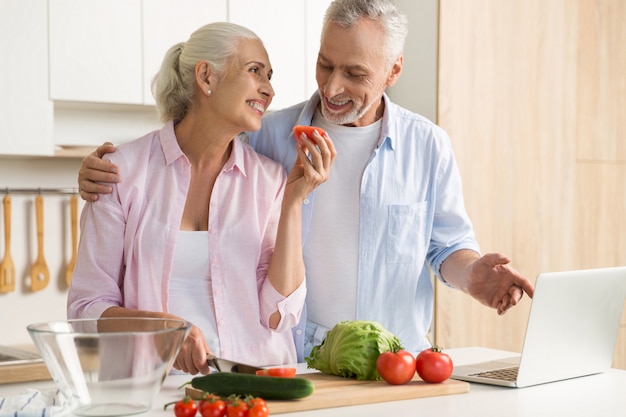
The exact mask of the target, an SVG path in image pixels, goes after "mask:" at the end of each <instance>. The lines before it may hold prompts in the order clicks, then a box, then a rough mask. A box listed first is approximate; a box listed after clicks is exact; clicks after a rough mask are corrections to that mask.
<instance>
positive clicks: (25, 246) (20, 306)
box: [0, 156, 83, 345]
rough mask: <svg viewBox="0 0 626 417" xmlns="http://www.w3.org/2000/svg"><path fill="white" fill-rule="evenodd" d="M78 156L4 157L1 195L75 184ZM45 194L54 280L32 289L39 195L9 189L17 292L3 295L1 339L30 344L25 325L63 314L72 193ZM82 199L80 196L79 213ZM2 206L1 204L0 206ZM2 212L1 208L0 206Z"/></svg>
mask: <svg viewBox="0 0 626 417" xmlns="http://www.w3.org/2000/svg"><path fill="white" fill-rule="evenodd" d="M80 162H81V160H80V159H78V158H74V159H72V158H13V157H1V156H0V199H1V198H4V195H5V194H4V190H5V189H6V188H7V187H9V189H10V188H11V187H13V188H76V186H77V185H76V178H77V175H78V168H79V167H80ZM42 195H43V197H44V233H43V236H44V251H43V252H44V256H45V259H46V262H47V264H48V269H49V271H50V283H49V284H48V286H47V287H45V288H44V289H42V290H40V291H37V292H31V291H30V288H29V286H28V285H27V284H28V279H30V278H29V277H30V268H31V266H32V264H33V263H34V262H35V259H36V258H37V232H36V230H37V229H36V220H35V207H34V199H35V196H36V194H32V195H31V194H28V195H27V194H11V206H12V207H11V208H12V209H11V256H12V258H13V262H14V264H15V269H16V285H15V291H13V292H9V293H5V294H0V344H2V345H16V344H29V343H31V339H30V337H29V335H28V333H27V331H26V326H27V325H28V324H30V323H33V322H37V321H46V320H53V319H64V318H65V317H66V316H65V303H66V297H67V285H66V284H65V267H66V264H67V262H68V261H69V259H70V255H71V233H70V211H69V204H68V201H69V195H55V194H47V193H46V194H42ZM82 206H83V201H82V200H80V199H79V215H80V210H81V209H82ZM0 208H1V206H0ZM0 211H3V210H0ZM0 219H2V221H0V258H4V253H5V241H4V232H5V227H4V221H3V219H4V214H3V215H2V216H0Z"/></svg>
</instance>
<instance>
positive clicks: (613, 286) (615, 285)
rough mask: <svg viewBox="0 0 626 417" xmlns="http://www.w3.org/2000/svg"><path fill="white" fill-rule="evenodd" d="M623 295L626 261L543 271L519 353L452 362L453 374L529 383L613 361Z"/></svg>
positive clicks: (556, 378) (570, 375)
mask: <svg viewBox="0 0 626 417" xmlns="http://www.w3.org/2000/svg"><path fill="white" fill-rule="evenodd" d="M625 300H626V267H615V268H602V269H588V270H577V271H568V272H548V273H541V274H539V276H538V277H537V281H536V283H535V294H534V297H533V300H532V304H531V307H530V314H529V317H528V324H527V327H526V335H525V337H524V345H523V347H522V353H521V354H520V355H517V356H515V357H511V358H506V359H499V360H497V361H492V362H483V363H476V364H470V365H464V366H456V367H454V370H453V372H452V376H451V378H454V379H459V380H463V381H469V382H479V383H485V384H491V385H501V386H506V387H517V388H522V387H527V386H531V385H538V384H544V383H548V382H554V381H560V380H564V379H569V378H576V377H581V376H585V375H591V374H597V373H601V372H604V371H606V370H608V369H609V368H610V367H611V362H612V360H613V353H614V351H615V342H616V340H617V335H618V331H619V327H620V320H621V316H622V309H623V307H624V301H625Z"/></svg>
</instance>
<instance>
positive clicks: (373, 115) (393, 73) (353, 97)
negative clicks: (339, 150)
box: [316, 19, 402, 126]
mask: <svg viewBox="0 0 626 417" xmlns="http://www.w3.org/2000/svg"><path fill="white" fill-rule="evenodd" d="M401 69H402V58H401V57H400V58H398V60H397V61H396V62H395V63H393V65H390V64H389V63H388V62H387V59H386V56H385V53H384V30H383V28H382V26H381V25H380V23H378V22H375V21H372V20H370V19H361V20H360V21H359V22H358V23H357V24H356V25H354V26H353V27H351V28H342V27H340V26H338V25H336V24H334V23H329V24H327V25H326V26H325V27H324V29H323V31H322V40H321V45H320V51H319V54H318V58H317V68H316V79H317V86H318V93H319V95H320V98H321V105H320V106H321V111H322V115H323V116H324V118H325V119H326V120H328V121H329V122H332V123H336V124H340V125H349V126H367V125H369V124H372V123H374V122H375V121H376V120H378V119H380V118H381V117H382V113H383V110H384V108H383V102H382V99H381V98H382V95H383V93H384V92H385V89H386V88H387V87H388V86H391V85H393V84H394V83H395V82H396V80H397V78H398V76H399V75H400V72H401Z"/></svg>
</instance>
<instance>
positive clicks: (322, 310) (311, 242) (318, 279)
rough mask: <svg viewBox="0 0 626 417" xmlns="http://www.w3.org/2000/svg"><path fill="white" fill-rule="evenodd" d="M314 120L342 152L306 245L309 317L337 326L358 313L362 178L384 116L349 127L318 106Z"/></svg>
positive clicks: (318, 195)
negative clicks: (329, 117)
mask: <svg viewBox="0 0 626 417" xmlns="http://www.w3.org/2000/svg"><path fill="white" fill-rule="evenodd" d="M313 125H314V126H319V127H322V128H323V129H325V130H326V132H327V133H328V135H329V136H330V138H331V139H332V140H333V143H334V145H335V148H336V149H337V157H336V158H335V162H334V164H333V168H332V171H331V173H330V177H329V179H328V181H326V182H325V183H323V184H322V185H320V186H319V187H318V188H317V190H316V191H315V201H314V203H313V214H312V218H311V225H310V231H309V234H308V236H307V240H306V241H305V242H304V247H303V251H304V264H305V265H306V275H307V278H306V285H307V313H308V319H309V320H311V321H313V322H315V323H317V324H321V325H322V326H325V327H328V328H332V327H333V326H334V325H335V324H336V323H337V322H339V321H343V320H354V319H355V317H356V299H357V274H358V262H359V207H360V203H359V199H360V190H361V178H362V176H363V170H364V169H365V166H366V165H367V162H368V160H369V158H370V156H371V155H372V153H373V151H374V148H375V147H376V144H377V143H378V139H379V136H380V129H381V126H382V120H379V121H377V122H375V123H373V124H371V125H368V126H363V127H346V126H340V125H336V124H331V123H329V122H327V121H326V120H325V119H324V118H323V117H321V115H320V114H319V112H316V115H315V117H314V119H313Z"/></svg>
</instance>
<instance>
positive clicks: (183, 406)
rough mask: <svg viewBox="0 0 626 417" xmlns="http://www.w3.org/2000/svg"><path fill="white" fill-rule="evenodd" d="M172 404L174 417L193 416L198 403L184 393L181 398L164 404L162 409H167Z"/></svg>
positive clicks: (196, 410)
mask: <svg viewBox="0 0 626 417" xmlns="http://www.w3.org/2000/svg"><path fill="white" fill-rule="evenodd" d="M172 404H174V415H175V416H176V417H193V416H195V415H196V413H197V412H198V404H197V403H196V402H195V401H194V400H192V399H191V397H189V396H188V395H185V397H184V398H183V399H182V400H178V401H175V402H172V403H167V404H165V405H164V406H163V409H164V410H165V409H167V407H168V406H170V405H172Z"/></svg>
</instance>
